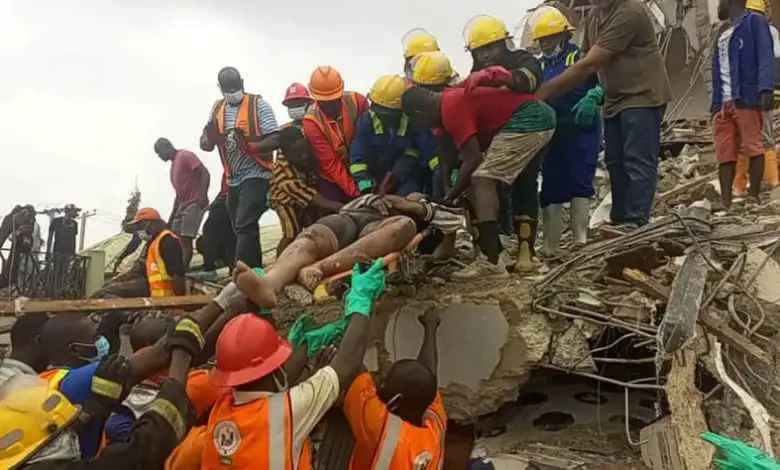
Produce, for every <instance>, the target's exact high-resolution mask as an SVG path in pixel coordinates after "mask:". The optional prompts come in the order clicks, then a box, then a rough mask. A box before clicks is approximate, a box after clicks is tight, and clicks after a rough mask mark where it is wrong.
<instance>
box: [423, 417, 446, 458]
mask: <svg viewBox="0 0 780 470" xmlns="http://www.w3.org/2000/svg"><path fill="white" fill-rule="evenodd" d="M425 418H429V419H431V420H433V422H434V423H435V424H436V427H437V428H439V434H440V435H441V439H440V440H441V443H440V444H439V465H438V466H437V467H436V468H437V469H438V470H441V467H442V465H444V444H445V440H444V434H445V432H446V431H445V429H444V423H442V422H441V420H440V419H439V416H437V415H436V413H434V412H432V411H426V412H425V414H424V415H423V420H424V419H425Z"/></svg>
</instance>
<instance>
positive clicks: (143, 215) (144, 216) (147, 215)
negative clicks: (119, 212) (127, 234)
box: [127, 207, 162, 225]
mask: <svg viewBox="0 0 780 470" xmlns="http://www.w3.org/2000/svg"><path fill="white" fill-rule="evenodd" d="M150 220H162V217H161V216H160V213H159V212H158V211H157V209H152V208H151V207H142V208H141V209H138V212H136V213H135V217H134V218H133V220H131V221H130V222H128V223H127V225H133V224H137V223H138V222H146V221H150Z"/></svg>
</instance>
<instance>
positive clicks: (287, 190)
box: [269, 126, 343, 258]
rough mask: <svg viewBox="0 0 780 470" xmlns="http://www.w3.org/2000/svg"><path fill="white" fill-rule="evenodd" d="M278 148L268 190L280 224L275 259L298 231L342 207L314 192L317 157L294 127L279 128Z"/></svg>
mask: <svg viewBox="0 0 780 470" xmlns="http://www.w3.org/2000/svg"><path fill="white" fill-rule="evenodd" d="M279 147H280V149H281V152H280V153H279V154H278V155H277V159H276V165H275V166H274V174H273V178H272V179H271V191H270V193H269V200H270V201H271V205H273V207H274V210H275V211H276V214H277V215H278V216H279V223H280V224H281V226H282V239H281V240H279V245H278V246H277V249H276V256H277V258H278V256H279V255H280V254H281V253H282V251H284V249H285V248H286V247H287V245H289V244H290V243H291V242H292V241H293V240H294V239H295V237H297V236H298V234H299V233H301V230H303V229H304V228H306V227H308V226H309V225H311V224H312V223H314V222H315V221H316V220H317V219H318V218H319V217H320V216H323V215H327V214H334V213H337V212H338V211H339V210H340V209H341V206H343V204H342V203H340V202H337V201H331V200H328V199H326V198H325V197H324V196H323V195H322V194H320V193H319V192H318V191H317V178H318V177H317V173H316V172H317V159H316V158H315V157H314V153H313V152H312V150H311V147H310V146H309V144H308V142H307V141H306V139H305V137H304V136H303V133H302V132H301V130H300V129H299V128H298V127H296V126H289V127H285V128H284V129H282V131H281V132H280V133H279Z"/></svg>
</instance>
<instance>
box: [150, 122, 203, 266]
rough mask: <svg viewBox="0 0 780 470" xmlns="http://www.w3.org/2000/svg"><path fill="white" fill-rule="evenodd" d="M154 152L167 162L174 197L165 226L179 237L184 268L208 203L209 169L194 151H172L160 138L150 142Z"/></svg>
mask: <svg viewBox="0 0 780 470" xmlns="http://www.w3.org/2000/svg"><path fill="white" fill-rule="evenodd" d="M154 151H155V153H157V156H159V157H160V160H162V161H164V162H171V184H172V185H173V190H174V191H175V192H176V197H175V199H174V200H173V209H172V210H171V216H170V217H169V218H168V225H170V227H171V230H172V231H173V233H175V234H176V235H178V236H179V240H180V241H181V246H182V254H183V255H184V266H185V269H186V268H188V267H189V265H190V261H191V260H192V241H193V240H194V239H195V236H197V235H198V229H200V223H201V221H202V220H203V214H205V213H206V208H207V207H208V205H209V182H210V175H209V170H208V169H207V168H206V167H205V166H204V165H203V162H201V161H200V159H199V158H198V157H197V156H195V154H194V153H192V152H190V151H188V150H176V148H175V147H174V146H173V144H171V141H170V140H168V139H166V138H164V137H161V138H159V139H157V142H155V143H154Z"/></svg>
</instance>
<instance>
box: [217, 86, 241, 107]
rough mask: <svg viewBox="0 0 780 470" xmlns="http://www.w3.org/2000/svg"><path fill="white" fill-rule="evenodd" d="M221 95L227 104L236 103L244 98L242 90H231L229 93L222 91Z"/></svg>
mask: <svg viewBox="0 0 780 470" xmlns="http://www.w3.org/2000/svg"><path fill="white" fill-rule="evenodd" d="M222 95H223V96H224V97H225V101H227V102H228V104H233V105H236V104H238V103H240V102H241V100H242V99H244V91H243V90H239V91H232V92H230V93H222Z"/></svg>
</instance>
